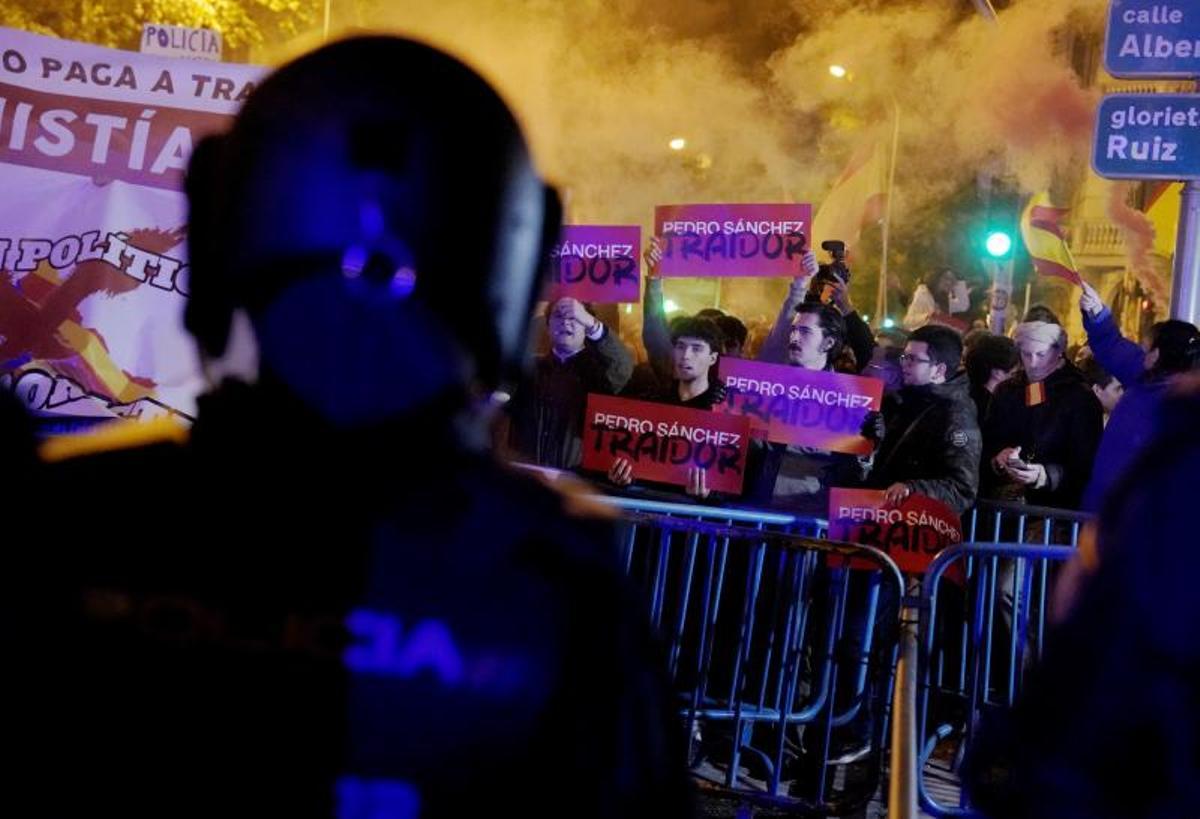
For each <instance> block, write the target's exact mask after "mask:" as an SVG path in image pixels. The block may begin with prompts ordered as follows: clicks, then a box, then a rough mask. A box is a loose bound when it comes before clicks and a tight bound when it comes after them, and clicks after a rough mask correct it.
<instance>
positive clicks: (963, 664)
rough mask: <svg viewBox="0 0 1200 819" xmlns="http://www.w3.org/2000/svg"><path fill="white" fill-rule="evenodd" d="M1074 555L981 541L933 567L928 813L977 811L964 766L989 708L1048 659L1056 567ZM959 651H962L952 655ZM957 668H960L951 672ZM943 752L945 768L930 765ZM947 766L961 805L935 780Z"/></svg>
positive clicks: (924, 686)
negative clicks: (963, 783) (937, 790)
mask: <svg viewBox="0 0 1200 819" xmlns="http://www.w3.org/2000/svg"><path fill="white" fill-rule="evenodd" d="M1045 511H1046V510H1038V514H1039V515H1041V514H1043V513H1044V512H1045ZM1051 511H1054V512H1056V513H1057V514H1058V516H1059V517H1060V519H1064V520H1066V521H1067V523H1068V527H1067V529H1066V531H1067V532H1068V533H1070V537H1071V539H1072V540H1073V541H1077V540H1078V526H1079V525H1080V524H1082V522H1083V521H1082V520H1079V519H1078V518H1077V516H1075V515H1074V514H1073V513H1064V512H1062V511H1061V510H1051ZM1050 529H1051V526H1049V525H1047V526H1046V527H1045V531H1047V532H1048V531H1049V530H1050ZM1072 529H1074V531H1073V533H1072V532H1071V530H1072ZM1026 531H1028V530H1026ZM1041 537H1048V535H1041ZM1059 539H1063V538H1059ZM1074 554H1075V548H1074V545H1073V544H1069V545H1047V544H1029V543H971V544H960V545H957V546H953V547H950V548H948V549H946V550H944V551H943V552H942V553H941V554H939V555H938V556H937V558H936V559H935V560H934V561H933V563H932V564H931V565H930V567H929V571H928V572H927V573H926V575H925V579H924V582H923V586H922V595H921V598H922V612H921V618H920V647H921V652H920V667H919V680H920V691H919V693H918V702H917V715H918V716H917V737H918V742H919V743H920V748H919V758H918V770H919V771H920V772H921V773H920V776H919V783H918V784H919V789H918V791H919V794H920V800H921V806H922V808H923V809H924V810H926V811H927V812H929V813H932V814H933V815H935V816H971V815H973V814H972V813H971V810H970V806H969V804H968V801H967V798H966V796H965V794H964V793H963V792H962V790H961V788H958V787H956V784H957V773H958V769H959V766H960V765H961V762H962V759H963V757H964V755H965V753H966V751H967V750H968V748H969V747H970V744H971V741H972V739H973V737H974V735H975V732H976V730H977V729H978V726H979V722H980V718H981V716H982V715H983V714H984V712H985V711H988V710H994V709H1007V708H1011V707H1012V705H1013V702H1014V701H1015V699H1016V698H1017V696H1018V695H1019V693H1020V691H1021V685H1022V683H1023V680H1024V678H1025V675H1026V673H1027V671H1028V669H1029V668H1030V667H1031V666H1032V664H1033V663H1034V662H1036V660H1037V659H1039V658H1040V657H1041V653H1042V647H1043V640H1044V637H1045V630H1046V617H1047V592H1048V589H1049V588H1050V586H1051V584H1052V574H1053V572H1054V569H1055V568H1057V566H1059V565H1061V564H1062V563H1064V562H1065V561H1067V560H1069V559H1070V558H1071V557H1072V556H1073V555H1074ZM951 573H957V577H952V576H951ZM955 615H960V616H955ZM955 648H957V649H958V652H959V654H960V656H958V657H956V658H954V660H953V662H951V661H949V659H948V658H949V657H950V655H951V654H952V653H954V649H955ZM947 668H955V669H957V672H958V673H957V674H954V675H950V676H948V675H946V674H945V671H946V669H947ZM935 756H936V757H937V759H938V760H939V762H940V767H939V766H931V765H930V760H931V758H933V757H935ZM931 767H932V768H933V769H934V770H932V771H931ZM938 771H941V772H942V774H944V775H943V776H942V779H943V782H950V783H953V785H954V787H951V788H950V789H949V790H950V791H954V790H957V791H958V793H957V795H955V796H954V801H956V802H957V803H958V804H956V805H952V804H947V803H946V801H939V797H937V796H935V795H934V794H933V793H932V791H933V788H932V787H931V785H930V782H929V778H930V776H931V775H936V774H937V772H938ZM946 798H947V797H946V794H945V789H943V793H942V795H941V799H942V800H945V799H946Z"/></svg>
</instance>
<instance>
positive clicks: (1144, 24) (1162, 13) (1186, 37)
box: [1104, 0, 1200, 78]
mask: <svg viewBox="0 0 1200 819" xmlns="http://www.w3.org/2000/svg"><path fill="white" fill-rule="evenodd" d="M1104 67H1105V68H1106V69H1107V70H1108V73H1109V74H1112V75H1113V76H1114V77H1132V78H1139V77H1195V76H1198V75H1200V4H1198V3H1196V0H1173V2H1165V3H1164V2H1162V1H1161V0H1159V2H1151V0H1112V2H1111V3H1110V4H1109V7H1108V33H1107V36H1106V38H1105V41H1104Z"/></svg>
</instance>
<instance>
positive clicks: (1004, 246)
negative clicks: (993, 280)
mask: <svg viewBox="0 0 1200 819" xmlns="http://www.w3.org/2000/svg"><path fill="white" fill-rule="evenodd" d="M984 247H986V248H987V252H988V255H989V256H991V257H992V258H994V259H1000V258H1003V257H1004V256H1007V255H1008V252H1009V251H1010V250H1012V237H1011V236H1009V235H1008V234H1007V233H1005V232H1004V231H1002V230H993V231H992V232H991V233H989V234H988V237H987V241H986V242H984Z"/></svg>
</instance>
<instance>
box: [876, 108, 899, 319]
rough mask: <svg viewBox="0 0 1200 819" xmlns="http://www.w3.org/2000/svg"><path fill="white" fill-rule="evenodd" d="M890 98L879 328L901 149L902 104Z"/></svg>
mask: <svg viewBox="0 0 1200 819" xmlns="http://www.w3.org/2000/svg"><path fill="white" fill-rule="evenodd" d="M889 96H890V97H891V98H892V107H893V108H894V109H895V115H894V116H893V118H892V152H891V156H890V158H889V161H888V186H887V198H886V199H885V200H884V202H883V235H882V240H883V241H882V244H883V249H882V250H883V258H881V259H880V261H879V288H878V290H877V292H876V293H875V316H876V319H875V320H876V322H877V326H879V327H882V326H883V320H884V319H885V318H886V317H887V278H888V243H889V242H888V240H889V238H890V234H891V226H892V200H893V199H895V196H894V195H893V194H894V192H895V187H896V155H897V151H898V149H899V147H900V103H899V102H898V101H897V100H896V95H895V94H889Z"/></svg>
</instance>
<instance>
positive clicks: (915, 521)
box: [829, 488, 962, 574]
mask: <svg viewBox="0 0 1200 819" xmlns="http://www.w3.org/2000/svg"><path fill="white" fill-rule="evenodd" d="M829 539H830V540H838V541H842V542H845V543H860V544H864V545H867V546H874V547H875V548H877V549H880V550H881V551H883V552H886V553H887V555H888V557H890V558H891V559H892V560H893V561H894V562H895V563H896V566H897V567H899V569H900V571H902V572H911V573H913V574H921V573H923V572H924V571H925V570H926V569H928V568H929V564H930V563H931V562H932V561H933V559H934V558H935V557H936V556H937V554H938V552H940V551H942V549H945V548H946V547H947V546H951V545H953V544H955V543H961V542H962V523H961V522H960V521H959V519H958V515H956V514H954V512H953V510H951V509H950V507H948V506H946V504H944V503H941V502H940V501H936V500H934V499H933V498H928V497H926V496H924V495H917V494H913V495H909V496H908V497H907V498H905V499H904V500H903V501H901V502H900V503H899V504H898V505H893V504H889V503H888V502H887V501H886V500H885V499H884V493H883V490H881V489H840V488H834V489H831V490H830V491H829ZM851 568H864V569H874V568H877V567H876V566H875V564H873V563H871V562H869V561H865V560H863V561H859V560H855V561H851Z"/></svg>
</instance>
